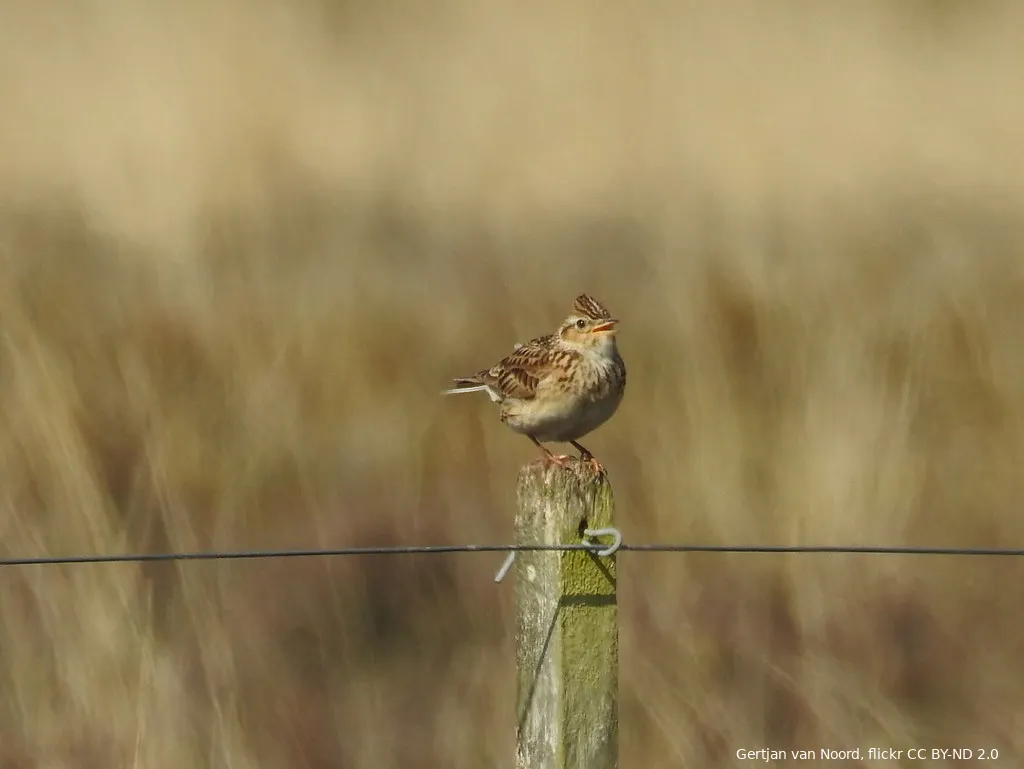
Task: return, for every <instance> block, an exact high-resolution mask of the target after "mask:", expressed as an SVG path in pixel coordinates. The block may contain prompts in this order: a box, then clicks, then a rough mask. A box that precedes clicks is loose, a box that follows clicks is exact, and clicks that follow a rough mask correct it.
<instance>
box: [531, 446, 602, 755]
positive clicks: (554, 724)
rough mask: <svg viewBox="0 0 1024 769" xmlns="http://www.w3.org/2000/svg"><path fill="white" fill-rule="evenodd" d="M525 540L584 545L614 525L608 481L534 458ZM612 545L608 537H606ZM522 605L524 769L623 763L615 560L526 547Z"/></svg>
mask: <svg viewBox="0 0 1024 769" xmlns="http://www.w3.org/2000/svg"><path fill="white" fill-rule="evenodd" d="M518 497H519V510H518V513H517V515H516V537H517V542H518V543H519V544H524V545H525V544H551V545H554V544H568V543H576V542H581V541H582V532H583V530H584V529H587V528H589V529H597V528H602V527H605V526H614V525H615V522H614V500H613V498H612V489H611V486H610V485H609V483H608V480H607V478H605V477H603V476H599V475H597V474H596V473H595V472H594V471H593V470H592V469H591V468H590V466H589V465H587V464H585V463H583V462H574V463H573V464H572V466H571V467H569V468H562V467H559V466H557V465H545V464H544V463H543V462H540V461H538V462H534V463H532V464H529V465H527V466H526V467H524V468H523V470H522V472H521V473H520V474H519V489H518ZM602 541H603V542H604V541H606V540H602ZM516 604H517V610H518V629H517V635H516V642H517V655H516V656H517V660H516V662H517V665H518V711H517V712H518V715H519V723H518V728H517V731H516V740H517V744H516V767H517V769H615V767H617V766H618V761H619V724H618V717H619V681H618V679H619V626H618V604H617V599H616V564H615V556H614V555H612V556H609V557H605V558H602V557H599V556H597V555H595V554H593V553H589V552H587V551H583V550H576V551H567V552H561V551H540V552H522V553H519V555H518V557H517V558H516Z"/></svg>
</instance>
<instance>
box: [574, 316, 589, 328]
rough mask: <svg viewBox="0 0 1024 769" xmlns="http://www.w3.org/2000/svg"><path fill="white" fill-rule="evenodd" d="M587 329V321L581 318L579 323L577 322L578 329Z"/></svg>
mask: <svg viewBox="0 0 1024 769" xmlns="http://www.w3.org/2000/svg"><path fill="white" fill-rule="evenodd" d="M586 327H587V322H586V321H585V320H583V318H580V319H579V320H578V321H576V328H580V329H583V328H586Z"/></svg>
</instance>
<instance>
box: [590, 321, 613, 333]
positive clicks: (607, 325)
mask: <svg viewBox="0 0 1024 769" xmlns="http://www.w3.org/2000/svg"><path fill="white" fill-rule="evenodd" d="M617 323H618V321H617V320H615V319H612V320H606V321H605V322H604V323H602V324H601V325H600V326H594V328H593V332H594V333H595V334H597V333H600V332H602V331H615V330H616V328H615V324H617Z"/></svg>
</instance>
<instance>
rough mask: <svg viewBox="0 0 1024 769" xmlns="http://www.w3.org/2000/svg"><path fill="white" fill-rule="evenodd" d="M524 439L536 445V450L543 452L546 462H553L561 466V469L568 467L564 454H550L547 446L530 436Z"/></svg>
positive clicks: (567, 459)
mask: <svg viewBox="0 0 1024 769" xmlns="http://www.w3.org/2000/svg"><path fill="white" fill-rule="evenodd" d="M526 437H527V438H529V439H530V440H531V441H533V442H534V443H535V444H536V446H537V448H539V449H540V450H541V451H543V452H544V458H545V459H547V461H548V462H554V463H555V464H556V465H561V466H562V467H568V466H569V464H568V462H569V457H567V456H566V455H565V454H552V453H551V451H550V450H549V449H548V447H547V446H545V445H544V444H543V443H541V442H540V441H538V440H537V439H536V438H534V437H533V436H532V435H527V436H526Z"/></svg>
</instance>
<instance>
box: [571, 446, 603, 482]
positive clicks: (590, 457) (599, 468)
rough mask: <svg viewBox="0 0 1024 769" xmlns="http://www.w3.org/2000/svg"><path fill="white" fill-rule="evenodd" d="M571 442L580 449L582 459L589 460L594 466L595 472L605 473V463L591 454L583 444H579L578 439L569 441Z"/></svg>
mask: <svg viewBox="0 0 1024 769" xmlns="http://www.w3.org/2000/svg"><path fill="white" fill-rule="evenodd" d="M569 443H571V444H572V445H573V446H575V447H576V448H577V449H578V450H579V452H580V459H582V460H583V461H584V462H587V463H588V464H589V465H590V466H591V467H592V468H594V472H595V473H598V474H599V475H603V474H604V465H602V464H601V463H600V462H598V461H597V459H595V458H594V455H593V454H591V453H590V452H589V451H587V450H586V449H585V448H583V446H581V445H580V444H578V443H577V442H576V441H569Z"/></svg>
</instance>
